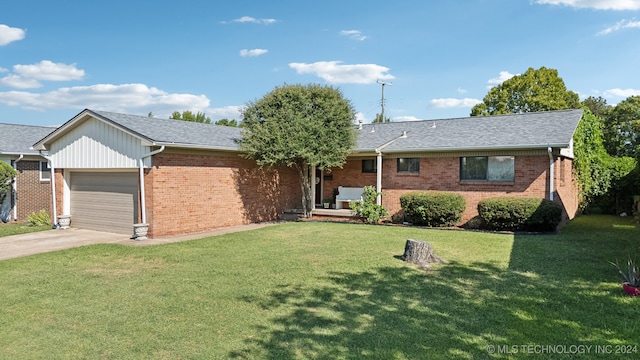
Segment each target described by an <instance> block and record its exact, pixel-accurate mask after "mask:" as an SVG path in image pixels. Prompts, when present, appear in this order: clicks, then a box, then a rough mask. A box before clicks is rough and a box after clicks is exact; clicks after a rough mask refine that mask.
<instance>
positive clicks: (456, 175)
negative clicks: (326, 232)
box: [316, 110, 582, 221]
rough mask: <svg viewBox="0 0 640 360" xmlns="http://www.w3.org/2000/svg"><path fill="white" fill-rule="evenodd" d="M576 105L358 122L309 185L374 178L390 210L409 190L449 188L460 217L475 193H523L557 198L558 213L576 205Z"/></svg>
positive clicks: (472, 207)
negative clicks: (349, 142) (342, 156)
mask: <svg viewBox="0 0 640 360" xmlns="http://www.w3.org/2000/svg"><path fill="white" fill-rule="evenodd" d="M581 118H582V110H561V111H548V112H537V113H525V114H509V115H496V116H479V117H467V118H457V119H444V120H428V121H412V122H390V123H379V124H367V125H362V126H361V127H360V129H359V130H358V131H359V138H358V145H357V148H356V149H355V151H354V152H353V154H352V155H351V156H350V157H349V158H348V159H347V162H346V164H345V165H344V166H343V167H342V168H336V169H331V171H330V173H328V174H327V172H325V173H323V174H322V180H321V181H320V182H319V185H317V189H316V191H317V192H320V193H321V194H322V197H324V198H327V197H332V194H333V193H334V192H335V189H337V188H338V187H339V186H343V187H362V186H366V185H370V186H376V188H377V189H378V191H381V192H383V193H384V194H385V195H384V196H382V198H381V199H379V200H381V203H382V205H383V206H384V207H385V208H386V209H387V210H388V211H389V213H390V214H392V215H395V216H401V207H400V196H401V195H402V194H405V193H407V192H410V191H414V190H439V191H448V192H455V193H459V194H461V195H463V196H464V197H465V199H466V204H467V206H466V210H465V212H464V214H463V221H468V220H470V219H471V218H473V217H474V216H476V215H477V205H478V202H479V201H480V200H482V199H486V198H489V197H496V196H523V197H535V198H542V199H549V200H553V201H557V202H559V203H560V204H561V205H562V206H563V209H564V215H563V216H564V220H567V219H571V218H573V217H574V216H575V215H576V213H577V211H578V201H579V199H578V186H577V184H576V182H575V181H574V177H573V172H572V163H573V157H574V154H573V134H574V133H575V131H576V129H577V126H578V123H579V122H580V119H581Z"/></svg>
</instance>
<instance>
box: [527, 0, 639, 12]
mask: <svg viewBox="0 0 640 360" xmlns="http://www.w3.org/2000/svg"><path fill="white" fill-rule="evenodd" d="M534 2H535V3H537V4H548V5H563V6H569V7H572V8H576V9H595V10H640V1H638V0H535V1H534Z"/></svg>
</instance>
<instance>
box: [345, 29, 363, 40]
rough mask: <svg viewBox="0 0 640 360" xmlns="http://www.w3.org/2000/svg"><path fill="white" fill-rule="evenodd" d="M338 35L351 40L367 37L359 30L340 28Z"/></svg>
mask: <svg viewBox="0 0 640 360" xmlns="http://www.w3.org/2000/svg"><path fill="white" fill-rule="evenodd" d="M340 35H342V36H347V37H349V38H351V39H353V40H358V41H363V40H365V39H366V38H367V37H366V36H365V35H362V32H360V30H342V31H340Z"/></svg>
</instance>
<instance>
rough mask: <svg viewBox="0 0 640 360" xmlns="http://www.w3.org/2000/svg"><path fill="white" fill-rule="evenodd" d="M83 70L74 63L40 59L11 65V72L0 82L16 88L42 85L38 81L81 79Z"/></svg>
mask: <svg viewBox="0 0 640 360" xmlns="http://www.w3.org/2000/svg"><path fill="white" fill-rule="evenodd" d="M83 78H84V70H81V69H78V68H76V64H71V65H67V64H62V63H54V62H51V61H49V60H42V61H40V62H39V63H36V64H32V65H20V64H19V65H13V74H9V75H7V76H5V77H4V78H2V79H0V84H2V85H5V86H11V87H14V88H18V89H32V88H39V87H42V84H41V83H40V81H70V80H82V79H83Z"/></svg>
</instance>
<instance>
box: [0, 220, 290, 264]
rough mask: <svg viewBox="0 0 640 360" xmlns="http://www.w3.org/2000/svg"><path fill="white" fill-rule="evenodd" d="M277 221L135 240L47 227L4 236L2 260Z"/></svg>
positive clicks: (192, 236)
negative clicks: (46, 228)
mask: <svg viewBox="0 0 640 360" xmlns="http://www.w3.org/2000/svg"><path fill="white" fill-rule="evenodd" d="M276 224H278V222H268V223H259V224H249V225H240V226H230V227H225V228H220V229H215V230H210V231H205V232H199V233H192V234H185V235H177V236H167V237H161V238H157V239H148V240H141V241H137V240H131V239H130V236H127V235H122V234H112V233H106V232H100V231H93V230H84V229H74V228H70V229H66V230H62V229H56V230H46V231H39V232H34V233H28V234H21V235H11V236H3V237H0V260H6V259H13V258H18V257H22V256H28V255H34V254H40V253H45V252H50V251H57V250H63V249H69V248H74V247H79V246H85V245H93V244H122V245H130V246H149V245H159V244H169V243H174V242H180V241H187V240H195V239H202V238H205V237H209V236H216V235H222V234H227V233H231V232H238V231H247V230H253V229H259V228H262V227H265V226H270V225H276Z"/></svg>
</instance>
